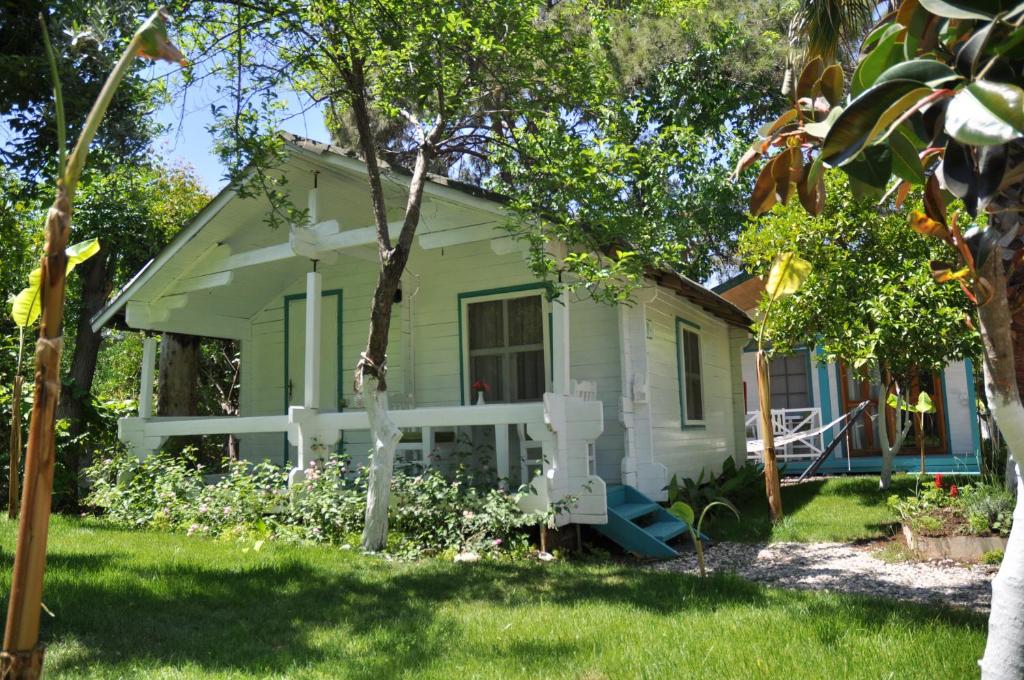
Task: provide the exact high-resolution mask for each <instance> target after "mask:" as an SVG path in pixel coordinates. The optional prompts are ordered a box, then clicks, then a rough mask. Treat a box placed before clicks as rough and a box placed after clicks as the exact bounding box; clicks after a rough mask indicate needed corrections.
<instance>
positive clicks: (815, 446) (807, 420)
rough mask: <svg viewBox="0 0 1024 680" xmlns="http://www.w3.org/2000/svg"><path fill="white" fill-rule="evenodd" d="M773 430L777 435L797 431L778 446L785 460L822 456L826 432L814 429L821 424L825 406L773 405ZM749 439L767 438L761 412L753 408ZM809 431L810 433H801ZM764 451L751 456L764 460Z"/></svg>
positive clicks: (747, 422) (752, 453)
mask: <svg viewBox="0 0 1024 680" xmlns="http://www.w3.org/2000/svg"><path fill="white" fill-rule="evenodd" d="M771 420H772V434H773V435H774V436H775V437H776V438H782V437H789V436H791V435H796V438H795V439H794V440H792V441H790V442H788V443H786V444H784V445H782V446H779V447H777V448H776V456H777V457H778V458H779V459H781V460H806V459H812V458H816V457H818V456H819V455H820V454H821V452H822V451H823V450H824V447H825V443H824V440H823V439H822V433H820V432H818V433H814V431H815V430H817V429H818V428H820V427H821V409H820V408H817V407H812V408H784V409H772V418H771ZM746 431H747V439H764V437H763V435H762V430H761V412H760V411H752V412H750V413H747V415H746ZM801 432H807V433H808V435H807V436H804V437H802V436H799V435H800V433H801ZM763 455H764V454H763V452H762V451H755V452H751V454H750V458H751V459H755V460H760V459H761V458H762V456H763Z"/></svg>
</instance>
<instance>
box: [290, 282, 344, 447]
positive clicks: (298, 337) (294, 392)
mask: <svg viewBox="0 0 1024 680" xmlns="http://www.w3.org/2000/svg"><path fill="white" fill-rule="evenodd" d="M322 296H323V301H322V307H321V311H320V314H321V317H320V370H319V373H320V410H321V411H322V412H325V413H334V412H337V411H340V410H341V391H340V389H339V387H340V384H341V382H340V380H339V378H338V373H339V371H340V366H341V361H340V360H341V342H340V336H339V334H338V320H339V318H340V316H341V291H340V290H325V291H324V292H323V293H322ZM284 333H285V343H284V344H285V354H286V357H285V375H284V388H285V398H284V403H285V413H287V412H288V407H290V406H301V405H302V400H303V396H304V395H305V391H306V296H305V294H301V295H289V296H287V297H286V298H285V312H284ZM284 455H285V464H286V465H287V464H289V462H290V461H295V460H297V459H298V458H297V456H296V453H295V447H294V446H291V445H290V444H288V438H287V437H285V454H284Z"/></svg>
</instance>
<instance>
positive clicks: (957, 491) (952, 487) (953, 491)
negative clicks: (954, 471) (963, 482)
mask: <svg viewBox="0 0 1024 680" xmlns="http://www.w3.org/2000/svg"><path fill="white" fill-rule="evenodd" d="M959 494H960V489H958V488H956V484H950V485H949V495H950V496H952V497H953V498H956V497H957V496H958V495H959Z"/></svg>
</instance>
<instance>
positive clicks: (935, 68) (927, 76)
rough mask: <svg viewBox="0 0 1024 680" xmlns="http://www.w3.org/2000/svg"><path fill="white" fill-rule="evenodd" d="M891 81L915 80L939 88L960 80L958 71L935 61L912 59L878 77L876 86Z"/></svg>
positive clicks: (890, 68) (892, 67) (888, 69)
mask: <svg viewBox="0 0 1024 680" xmlns="http://www.w3.org/2000/svg"><path fill="white" fill-rule="evenodd" d="M890 80H913V81H916V82H918V83H921V84H922V85H928V86H929V87H939V86H940V85H943V84H946V83H950V82H952V81H954V80H960V76H959V75H958V74H957V72H956V71H954V70H953V69H951V68H950V67H949V66H947V65H946V64H943V63H942V62H941V61H936V60H934V59H912V60H910V61H904V62H900V63H898V64H896V65H895V66H891V67H889V68H887V69H886V70H885V72H883V73H882V75H880V76H878V78H877V79H876V80H875V83H874V84H875V85H876V86H878V85H881V84H882V83H887V82H889V81H890Z"/></svg>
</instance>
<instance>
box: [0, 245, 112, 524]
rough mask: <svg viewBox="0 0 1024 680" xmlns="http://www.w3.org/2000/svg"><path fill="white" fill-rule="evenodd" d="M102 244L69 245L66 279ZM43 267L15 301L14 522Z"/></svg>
mask: <svg viewBox="0 0 1024 680" xmlns="http://www.w3.org/2000/svg"><path fill="white" fill-rule="evenodd" d="M99 250H100V242H99V240H98V239H90V240H88V241H82V242H81V243H76V244H75V245H73V246H68V249H67V250H66V251H65V252H66V253H67V256H68V266H67V269H66V270H65V277H66V276H68V275H70V274H71V271H72V270H73V269H74V268H75V267H77V266H78V265H79V264H81V263H82V262H85V261H86V260H88V259H89V258H90V257H92V256H93V255H95V254H96V253H98V252H99ZM42 276H43V271H42V268H40V267H36V268H35V269H33V270H32V273H31V274H29V275H28V287H26V288H25V289H24V290H22V291H21V292H20V293H18V294H17V295H15V296H13V297H12V298H11V319H12V320H13V321H14V323H15V325H16V326H17V327H18V364H17V368H16V369H15V372H14V389H13V390H12V392H11V395H12V399H13V402H12V404H11V438H10V442H9V446H8V450H7V452H8V457H7V460H8V461H9V464H10V470H9V478H8V487H7V488H8V493H7V516H8V517H9V518H11V519H14V518H15V517H17V516H18V491H19V486H20V485H19V482H18V466H19V465H20V464H21V391H22V387H23V386H24V383H25V378H24V376H23V375H22V373H21V369H22V364H23V360H24V356H25V331H26V330H27V329H28V328H30V327H31V326H32V325H33V324H34V323H35V322H36V321H37V320H38V319H39V315H40V313H41V312H42V310H43V307H42V304H41V302H40V296H41V293H42V285H41V284H42Z"/></svg>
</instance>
